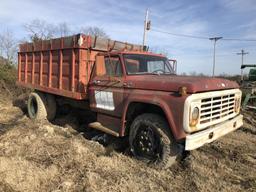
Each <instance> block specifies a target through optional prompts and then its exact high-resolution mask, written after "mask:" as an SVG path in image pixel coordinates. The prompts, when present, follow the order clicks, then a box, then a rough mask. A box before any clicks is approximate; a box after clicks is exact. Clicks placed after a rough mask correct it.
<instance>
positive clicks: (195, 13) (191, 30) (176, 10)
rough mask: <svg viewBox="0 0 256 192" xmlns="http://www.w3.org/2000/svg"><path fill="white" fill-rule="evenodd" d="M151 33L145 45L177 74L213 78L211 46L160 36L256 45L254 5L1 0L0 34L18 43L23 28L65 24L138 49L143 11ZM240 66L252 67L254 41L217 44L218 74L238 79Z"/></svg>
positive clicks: (250, 1)
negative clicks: (95, 30) (93, 28)
mask: <svg viewBox="0 0 256 192" xmlns="http://www.w3.org/2000/svg"><path fill="white" fill-rule="evenodd" d="M146 9H149V11H150V12H149V18H150V20H151V27H152V30H150V31H148V33H147V41H146V43H147V45H148V46H149V47H150V48H151V49H152V50H155V51H157V52H164V53H167V54H168V57H169V58H172V59H177V61H178V73H183V72H185V73H187V74H189V73H191V72H197V73H204V74H207V75H210V74H211V73H212V64H213V42H212V41H210V40H208V39H193V38H185V37H179V36H173V35H169V34H164V33H159V32H156V31H153V29H155V30H161V31H166V32H170V33H175V34H186V35H194V36H203V37H216V36H221V37H223V38H239V39H256V0H214V1H212V0H123V1H121V0H101V1H99V0H43V1H42V0H0V32H1V31H4V30H6V29H8V30H10V31H12V32H13V33H14V34H15V37H16V39H20V40H21V39H24V37H26V36H27V33H26V30H25V28H24V24H25V23H28V22H30V21H32V20H34V19H41V20H45V21H47V22H49V23H55V24H57V23H61V22H66V23H67V24H68V25H69V26H70V27H71V28H73V29H74V31H75V32H76V30H77V31H78V32H79V29H80V28H81V27H83V26H98V27H101V28H103V29H104V31H105V32H106V33H107V34H108V35H109V36H110V38H111V39H114V40H119V41H127V42H131V43H136V44H141V43H142V39H143V28H144V26H143V25H144V24H143V23H144V18H145V10H146ZM241 49H244V50H245V51H246V52H249V54H248V55H246V56H245V58H244V63H254V64H256V41H250V42H248V41H225V40H219V41H218V42H217V44H216V74H223V73H226V74H230V75H233V74H240V65H241V56H239V55H237V54H236V53H237V52H240V51H241Z"/></svg>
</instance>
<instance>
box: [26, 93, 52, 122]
mask: <svg viewBox="0 0 256 192" xmlns="http://www.w3.org/2000/svg"><path fill="white" fill-rule="evenodd" d="M55 114H56V101H55V98H54V96H52V95H45V94H43V93H40V92H33V93H31V94H30V95H29V99H28V115H29V117H30V118H31V119H33V120H46V119H48V120H53V119H54V117H55Z"/></svg>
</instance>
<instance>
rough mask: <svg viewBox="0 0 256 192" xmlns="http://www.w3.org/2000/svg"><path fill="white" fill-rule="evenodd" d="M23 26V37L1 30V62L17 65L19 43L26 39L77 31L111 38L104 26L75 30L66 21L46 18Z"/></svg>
mask: <svg viewBox="0 0 256 192" xmlns="http://www.w3.org/2000/svg"><path fill="white" fill-rule="evenodd" d="M23 28H24V30H25V31H26V36H25V37H24V38H23V39H18V38H16V37H15V35H14V33H13V31H11V30H10V29H5V30H3V31H0V64H1V63H2V64H6V63H7V64H11V65H15V64H16V63H17V52H18V44H19V43H22V42H24V41H32V42H36V41H40V40H49V39H52V38H55V37H64V36H69V35H73V34H77V33H84V34H87V35H94V36H99V37H105V38H109V36H108V35H107V34H106V32H105V31H104V29H103V28H100V27H95V26H82V27H80V29H78V30H75V29H73V28H72V27H71V26H70V25H68V24H67V23H66V22H62V23H57V24H54V23H49V22H47V21H45V20H40V19H35V20H32V21H30V22H28V23H26V24H24V25H23Z"/></svg>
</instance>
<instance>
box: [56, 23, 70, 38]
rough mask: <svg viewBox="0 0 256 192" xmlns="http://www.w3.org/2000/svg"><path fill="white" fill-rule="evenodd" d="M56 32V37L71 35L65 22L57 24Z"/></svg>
mask: <svg viewBox="0 0 256 192" xmlns="http://www.w3.org/2000/svg"><path fill="white" fill-rule="evenodd" d="M57 32H58V36H61V37H65V36H68V35H70V34H71V33H72V32H71V29H70V27H69V26H68V24H67V23H66V22H63V23H59V24H58V26H57Z"/></svg>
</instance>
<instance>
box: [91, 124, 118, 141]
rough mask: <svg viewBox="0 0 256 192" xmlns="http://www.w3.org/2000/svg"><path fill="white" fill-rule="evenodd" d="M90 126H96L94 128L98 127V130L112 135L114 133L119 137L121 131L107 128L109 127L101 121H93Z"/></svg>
mask: <svg viewBox="0 0 256 192" xmlns="http://www.w3.org/2000/svg"><path fill="white" fill-rule="evenodd" d="M89 127H91V128H94V129H97V130H100V131H103V132H105V133H108V134H110V135H113V136H115V137H119V133H117V132H115V131H113V130H111V129H109V128H107V127H104V126H103V125H101V123H99V122H93V123H90V124H89Z"/></svg>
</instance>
